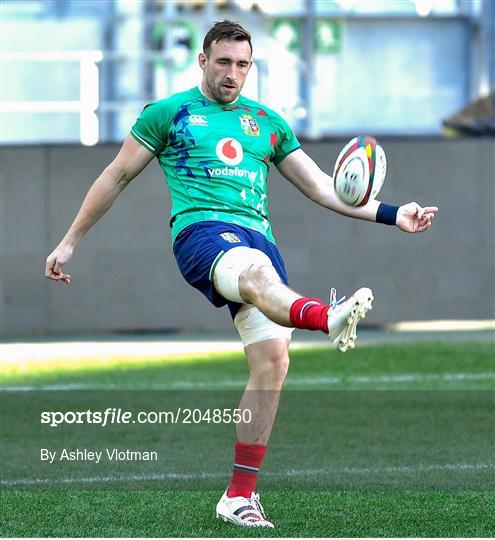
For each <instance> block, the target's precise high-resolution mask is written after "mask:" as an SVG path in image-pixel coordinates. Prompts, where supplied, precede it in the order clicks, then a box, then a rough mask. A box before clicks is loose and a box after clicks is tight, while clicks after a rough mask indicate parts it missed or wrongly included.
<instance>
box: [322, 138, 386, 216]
mask: <svg viewBox="0 0 495 540" xmlns="http://www.w3.org/2000/svg"><path fill="white" fill-rule="evenodd" d="M386 173H387V158H386V157H385V152H384V151H383V148H382V147H381V146H380V145H379V144H378V143H377V142H376V139H375V138H374V137H371V136H369V135H361V136H360V137H355V138H354V139H352V141H349V142H348V143H347V144H346V145H345V147H344V148H343V150H342V152H340V154H339V157H338V158H337V161H336V162H335V167H334V170H333V182H334V187H335V192H336V193H337V195H338V196H339V198H340V200H341V201H342V202H343V203H345V204H347V205H349V206H364V205H365V204H366V203H367V202H368V201H371V200H373V199H374V198H375V197H376V196H377V195H378V192H379V191H380V189H381V187H382V185H383V181H384V180H385V174H386Z"/></svg>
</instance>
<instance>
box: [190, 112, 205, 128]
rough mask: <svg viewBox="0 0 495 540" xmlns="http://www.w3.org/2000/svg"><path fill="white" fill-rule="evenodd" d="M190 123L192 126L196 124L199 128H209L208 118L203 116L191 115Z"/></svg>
mask: <svg viewBox="0 0 495 540" xmlns="http://www.w3.org/2000/svg"><path fill="white" fill-rule="evenodd" d="M189 121H190V122H191V124H196V125H197V126H207V125H208V119H207V118H206V116H203V115H202V114H191V115H190V116H189Z"/></svg>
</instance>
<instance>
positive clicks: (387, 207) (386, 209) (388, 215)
mask: <svg viewBox="0 0 495 540" xmlns="http://www.w3.org/2000/svg"><path fill="white" fill-rule="evenodd" d="M398 210H399V207H398V206H393V205H391V204H385V203H380V206H379V207H378V210H377V211H376V222H377V223H385V225H395V222H396V221H397V212H398Z"/></svg>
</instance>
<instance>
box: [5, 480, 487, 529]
mask: <svg viewBox="0 0 495 540" xmlns="http://www.w3.org/2000/svg"><path fill="white" fill-rule="evenodd" d="M217 499H218V493H217V492H210V491H207V492H199V493H198V492H187V493H172V492H163V491H158V490H157V491H130V492H111V491H110V492H109V491H106V492H91V493H88V492H82V493H80V492H77V491H76V492H73V491H60V490H53V491H50V492H44V493H25V492H17V493H10V494H9V495H8V496H7V497H5V498H4V500H3V503H2V506H3V513H4V520H3V526H2V529H0V533H1V534H2V535H4V536H31V537H40V536H56V537H64V536H71V537H78V536H90V537H91V536H93V537H109V536H110V537H112V536H113V537H129V536H131V537H132V536H134V537H171V536H172V537H173V536H176V537H198V536H199V537H233V536H234V537H235V536H242V537H260V536H266V537H342V536H344V537H355V536H364V537H370V536H371V537H376V536H378V537H380V536H389V537H405V536H413V537H421V536H427V537H435V536H440V537H491V536H493V534H494V533H495V511H494V508H495V505H494V503H495V500H494V499H495V498H494V495H493V493H477V492H449V491H447V492H417V491H413V492H398V491H377V492H367V491H358V492H356V491H353V492H338V491H337V492H333V491H323V492H321V491H320V492H316V493H315V492H312V491H310V492H307V491H297V492H294V491H286V490H284V489H283V488H282V487H281V488H280V489H279V490H277V491H266V492H265V493H264V496H263V503H264V505H265V508H269V511H270V517H271V518H272V519H273V520H274V521H275V523H276V524H277V528H276V529H275V530H273V531H269V530H266V529H264V530H262V531H249V530H245V529H241V530H239V529H238V528H236V527H233V526H232V525H230V524H228V523H224V522H222V521H220V520H216V519H215V518H214V514H213V509H214V506H215V504H216V502H217Z"/></svg>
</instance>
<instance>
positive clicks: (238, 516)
mask: <svg viewBox="0 0 495 540" xmlns="http://www.w3.org/2000/svg"><path fill="white" fill-rule="evenodd" d="M217 518H220V519H223V520H224V521H230V523H235V524H236V525H240V526H241V527H274V525H273V523H272V522H270V521H268V520H267V519H266V515H265V511H264V510H263V507H262V506H261V503H260V496H259V495H258V494H257V493H251V497H250V498H249V499H248V498H246V497H227V490H225V493H224V494H223V496H222V498H221V499H220V501H219V502H218V504H217Z"/></svg>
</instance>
